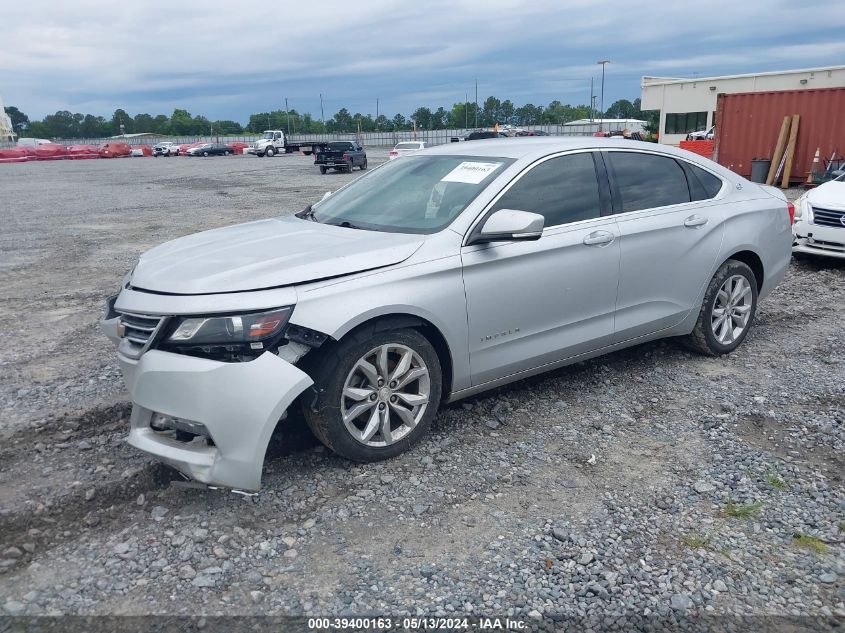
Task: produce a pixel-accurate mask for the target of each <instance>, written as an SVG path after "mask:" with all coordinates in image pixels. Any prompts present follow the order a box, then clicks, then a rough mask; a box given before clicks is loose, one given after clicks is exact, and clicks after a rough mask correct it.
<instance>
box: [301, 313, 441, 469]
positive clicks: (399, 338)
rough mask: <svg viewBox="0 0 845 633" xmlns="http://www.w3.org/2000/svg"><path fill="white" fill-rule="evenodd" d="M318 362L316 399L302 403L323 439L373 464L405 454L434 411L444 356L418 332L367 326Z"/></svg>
mask: <svg viewBox="0 0 845 633" xmlns="http://www.w3.org/2000/svg"><path fill="white" fill-rule="evenodd" d="M313 363H314V364H313V365H312V371H311V372H310V373H311V377H312V378H313V379H314V389H315V391H316V398H315V399H314V400H313V402H306V403H305V406H304V411H305V419H306V421H307V422H308V426H309V427H310V428H311V430H312V431H313V432H314V435H316V436H317V438H318V439H319V440H320V441H321V442H323V444H325V445H326V446H327V447H329V448H330V449H332V450H333V451H334V452H336V453H338V454H339V455H341V456H343V457H346V458H347V459H352V460H355V461H361V462H373V461H379V460H382V459H389V458H391V457H395V456H397V455H399V454H401V453H404V452H405V451H406V450H408V449H409V448H410V447H411V446H412V445H413V444H415V443H416V442H417V441H418V440H419V439H420V438H421V437H422V436H423V435H425V433H426V432H427V431H428V429H429V427H430V426H431V423H432V420H434V417H435V415H437V407H438V406H439V404H440V396H441V393H442V380H443V378H442V370H441V367H440V359H439V358H438V356H437V352H436V351H435V350H434V347H433V346H432V345H431V343H430V342H429V341H428V339H426V338H425V337H424V336H423V335H422V334H420V333H419V332H418V331H416V330H413V329H410V328H404V329H397V330H392V331H374V328H373V327H372V326H371V327H366V328H362V329H360V330H358V331H356V332H353V333H351V334H350V335H348V336H347V337H346V338H344V339H343V340H341V341H340V342H339V343H338V344H337V345H336V346H334V348H333V349H330V350H326V351H325V352H323V353H322V354H321V355H319V356H317V357H316V359H315V360H314V361H313Z"/></svg>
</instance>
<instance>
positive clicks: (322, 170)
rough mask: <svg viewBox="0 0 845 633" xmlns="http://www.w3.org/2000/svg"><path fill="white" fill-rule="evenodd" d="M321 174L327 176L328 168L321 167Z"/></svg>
mask: <svg viewBox="0 0 845 633" xmlns="http://www.w3.org/2000/svg"><path fill="white" fill-rule="evenodd" d="M320 173H321V174H323V175H324V176H325V175H326V168H325V167H323V166H322V165H320Z"/></svg>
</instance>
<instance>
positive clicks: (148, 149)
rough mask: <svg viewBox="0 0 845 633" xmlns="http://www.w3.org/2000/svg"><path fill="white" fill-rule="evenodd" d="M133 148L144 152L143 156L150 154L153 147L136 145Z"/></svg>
mask: <svg viewBox="0 0 845 633" xmlns="http://www.w3.org/2000/svg"><path fill="white" fill-rule="evenodd" d="M133 149H139V150H141V151H142V152H143V153H144V156H152V155H153V148H152V147H150V146H149V145H136V146H135V147H134V148H133Z"/></svg>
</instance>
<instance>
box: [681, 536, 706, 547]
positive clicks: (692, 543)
mask: <svg viewBox="0 0 845 633" xmlns="http://www.w3.org/2000/svg"><path fill="white" fill-rule="evenodd" d="M681 543H683V544H684V545H686V546H687V547H689V548H690V549H701V548H702V547H707V545H709V544H710V539H709V538H708V537H706V536H701V535H700V534H684V535H682V536H681Z"/></svg>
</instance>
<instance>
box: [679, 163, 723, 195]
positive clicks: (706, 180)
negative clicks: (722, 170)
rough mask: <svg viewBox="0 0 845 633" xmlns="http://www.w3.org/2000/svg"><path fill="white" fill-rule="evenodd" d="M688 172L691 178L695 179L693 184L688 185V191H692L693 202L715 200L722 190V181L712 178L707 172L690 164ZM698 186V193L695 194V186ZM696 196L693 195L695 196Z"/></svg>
mask: <svg viewBox="0 0 845 633" xmlns="http://www.w3.org/2000/svg"><path fill="white" fill-rule="evenodd" d="M687 165H689V170H690V172H691V173H692V177H693V178H694V179H695V181H696V182H695V183H692V182H691V183H690V190H691V191H693V194H694V195H693V197H694V199H695V200H709V199H710V198H715V197H716V196H717V195H718V193H719V191H721V190H722V179H721V178H718V177H717V176H714V175H713V174H711V173H710V172H709V171H706V170H704V169H702V168H701V167H696V166H695V165H692V164H690V163H687ZM696 184H697V185H699V191H698V192H696V191H695V189H696V187H695V185H696ZM696 193H697V194H698V195H695V194H696Z"/></svg>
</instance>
